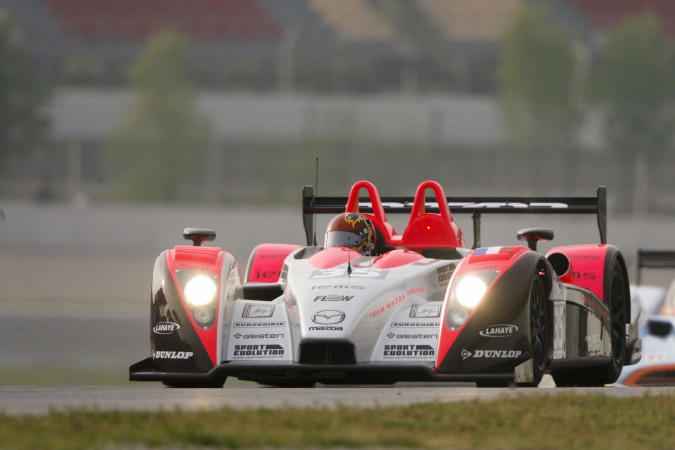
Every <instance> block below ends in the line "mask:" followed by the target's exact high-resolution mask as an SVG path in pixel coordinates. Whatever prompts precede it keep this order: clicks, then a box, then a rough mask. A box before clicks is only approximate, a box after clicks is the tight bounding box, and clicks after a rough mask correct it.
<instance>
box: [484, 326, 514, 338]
mask: <svg viewBox="0 0 675 450" xmlns="http://www.w3.org/2000/svg"><path fill="white" fill-rule="evenodd" d="M516 331H518V327H517V326H515V325H508V324H502V325H490V326H488V327H486V328H485V329H484V330H482V331H481V332H480V333H479V334H480V335H481V336H484V337H508V336H513V335H514V334H515V332H516Z"/></svg>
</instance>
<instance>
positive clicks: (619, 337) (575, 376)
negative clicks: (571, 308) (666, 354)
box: [551, 256, 630, 387]
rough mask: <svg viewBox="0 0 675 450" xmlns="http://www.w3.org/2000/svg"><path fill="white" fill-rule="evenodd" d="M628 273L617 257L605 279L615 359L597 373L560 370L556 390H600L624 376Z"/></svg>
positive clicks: (589, 370) (592, 370)
mask: <svg viewBox="0 0 675 450" xmlns="http://www.w3.org/2000/svg"><path fill="white" fill-rule="evenodd" d="M625 280H626V269H625V267H624V265H623V263H622V261H621V260H620V259H619V258H618V257H616V256H615V257H614V259H613V261H612V265H611V269H610V271H609V275H608V276H607V277H606V278H605V292H608V293H609V295H608V296H607V301H608V303H609V314H610V336H611V338H612V356H611V358H610V361H609V363H607V364H606V365H604V366H601V367H598V368H595V369H579V370H560V371H556V372H554V373H552V374H551V375H552V377H553V381H555V384H556V386H559V387H570V386H582V387H598V386H605V385H606V384H612V383H614V382H615V381H616V380H617V379H618V378H619V375H621V370H622V369H623V364H624V355H625V353H626V323H627V321H626V318H627V317H628V309H627V308H628V302H629V301H630V294H629V288H628V286H627V285H626V282H625Z"/></svg>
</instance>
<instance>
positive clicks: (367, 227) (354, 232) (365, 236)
mask: <svg viewBox="0 0 675 450" xmlns="http://www.w3.org/2000/svg"><path fill="white" fill-rule="evenodd" d="M375 239H376V237H375V230H374V229H373V224H372V223H371V222H370V220H368V218H366V217H365V216H363V215H361V214H356V213H343V214H339V215H337V216H335V217H333V219H331V221H330V222H329V223H328V228H326V239H325V240H324V244H323V245H324V247H325V248H330V247H347V248H351V249H353V250H357V251H359V252H363V253H367V254H370V253H371V251H372V247H373V246H374V245H375Z"/></svg>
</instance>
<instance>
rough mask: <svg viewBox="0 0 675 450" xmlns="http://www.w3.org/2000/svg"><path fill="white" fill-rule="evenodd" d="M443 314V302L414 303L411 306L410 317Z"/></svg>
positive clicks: (421, 317)
mask: <svg viewBox="0 0 675 450" xmlns="http://www.w3.org/2000/svg"><path fill="white" fill-rule="evenodd" d="M440 316H441V304H440V303H432V304H426V305H413V306H412V307H411V308H410V316H409V317H410V318H411V319H413V318H417V319H423V318H427V317H440Z"/></svg>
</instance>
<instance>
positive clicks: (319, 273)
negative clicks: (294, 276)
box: [309, 267, 389, 280]
mask: <svg viewBox="0 0 675 450" xmlns="http://www.w3.org/2000/svg"><path fill="white" fill-rule="evenodd" d="M388 273H389V271H388V270H382V269H376V268H374V267H365V268H359V267H353V268H352V272H351V274H348V273H347V269H346V268H345V269H325V270H315V271H313V272H312V273H311V274H310V275H309V279H310V280H321V279H329V278H347V277H348V276H349V277H350V278H362V279H368V280H383V279H385V278H386V277H387V274H388Z"/></svg>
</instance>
